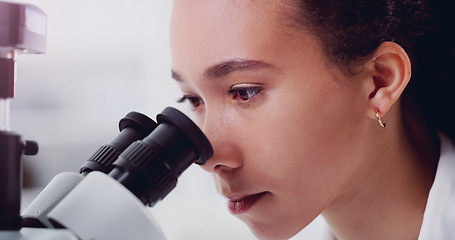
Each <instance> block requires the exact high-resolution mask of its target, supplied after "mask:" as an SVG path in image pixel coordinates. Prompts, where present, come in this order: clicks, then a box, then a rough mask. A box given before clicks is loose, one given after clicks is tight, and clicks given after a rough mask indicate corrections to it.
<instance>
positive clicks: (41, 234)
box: [0, 228, 78, 240]
mask: <svg viewBox="0 0 455 240" xmlns="http://www.w3.org/2000/svg"><path fill="white" fill-rule="evenodd" d="M0 240H78V239H77V237H75V236H74V235H72V234H71V232H70V231H68V230H65V229H47V228H22V229H21V230H20V231H0Z"/></svg>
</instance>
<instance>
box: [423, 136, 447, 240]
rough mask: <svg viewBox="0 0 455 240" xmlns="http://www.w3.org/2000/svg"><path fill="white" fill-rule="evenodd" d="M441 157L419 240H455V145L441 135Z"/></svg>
mask: <svg viewBox="0 0 455 240" xmlns="http://www.w3.org/2000/svg"><path fill="white" fill-rule="evenodd" d="M439 138H440V140H441V155H440V158H439V163H438V169H437V172H436V176H435V179H434V182H433V186H432V187H431V190H430V194H429V196H428V201H427V206H426V209H425V214H424V218H423V223H422V228H421V231H420V236H419V240H426V239H455V237H454V236H455V228H454V227H453V226H455V144H454V143H453V142H452V141H451V140H450V139H449V138H448V137H447V136H445V135H443V134H440V135H439Z"/></svg>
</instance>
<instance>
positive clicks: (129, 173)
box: [109, 107, 213, 206]
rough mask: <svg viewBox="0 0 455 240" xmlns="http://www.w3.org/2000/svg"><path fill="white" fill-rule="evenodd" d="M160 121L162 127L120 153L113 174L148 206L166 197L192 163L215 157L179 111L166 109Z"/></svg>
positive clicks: (203, 137) (203, 138) (208, 145)
mask: <svg viewBox="0 0 455 240" xmlns="http://www.w3.org/2000/svg"><path fill="white" fill-rule="evenodd" d="M157 121H158V127H156V129H155V130H154V131H153V132H152V133H151V134H150V135H148V136H147V137H145V138H144V139H143V140H139V141H136V142H134V143H133V144H131V145H130V146H129V147H128V148H127V149H126V150H125V151H124V152H123V153H122V154H120V156H119V157H118V159H117V160H116V161H115V162H114V164H113V165H114V169H113V170H112V171H111V172H110V173H109V175H110V176H111V177H113V178H114V179H116V180H117V181H119V182H120V183H122V184H123V185H124V186H125V187H127V188H128V189H129V190H130V191H131V192H132V193H134V194H135V195H136V196H137V197H138V198H139V199H140V200H141V201H142V202H143V203H144V204H145V205H147V206H153V205H154V204H155V203H156V202H158V201H159V200H161V199H163V198H164V197H166V195H167V194H168V193H169V192H171V191H172V189H174V188H175V186H176V185H177V178H178V177H179V176H180V175H181V174H182V172H183V171H185V170H186V169H187V168H188V167H189V166H190V165H191V164H192V163H194V162H195V163H197V164H205V162H206V161H207V160H208V159H209V158H211V157H212V155H213V149H212V146H211V145H210V142H209V141H208V139H207V138H206V136H205V135H204V134H203V133H202V131H201V130H200V129H199V128H198V127H197V126H196V125H195V124H194V123H193V122H192V121H191V120H190V119H189V118H188V117H186V116H185V115H184V114H183V113H181V112H180V111H178V110H177V109H174V108H171V107H168V108H166V109H164V110H163V112H162V113H161V114H159V115H158V116H157Z"/></svg>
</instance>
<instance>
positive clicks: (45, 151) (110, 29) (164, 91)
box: [11, 0, 255, 240]
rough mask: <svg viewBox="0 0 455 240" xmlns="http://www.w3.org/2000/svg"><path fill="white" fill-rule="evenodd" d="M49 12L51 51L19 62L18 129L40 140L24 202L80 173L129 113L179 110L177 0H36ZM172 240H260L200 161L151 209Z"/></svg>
mask: <svg viewBox="0 0 455 240" xmlns="http://www.w3.org/2000/svg"><path fill="white" fill-rule="evenodd" d="M21 2H26V3H27V2H28V3H32V4H34V5H37V6H38V7H40V8H41V9H43V10H44V11H45V12H46V13H47V16H48V23H47V53H46V54H44V55H20V56H19V57H18V58H17V73H18V82H17V85H16V96H15V99H14V100H12V103H11V128H12V130H14V131H16V132H19V133H20V134H21V135H22V136H23V138H24V139H30V140H36V141H38V143H39V145H40V151H39V154H38V155H37V156H33V157H27V158H25V159H24V172H25V186H26V190H25V193H24V205H27V204H28V202H29V201H31V200H32V199H33V197H34V195H35V194H37V193H38V192H39V191H40V190H41V189H42V188H43V187H44V186H45V185H46V184H47V183H48V182H49V181H50V180H51V179H52V177H53V176H55V175H56V174H58V173H60V172H63V171H71V172H78V171H79V168H80V167H81V166H82V165H83V164H84V162H85V161H86V160H87V158H88V157H90V155H91V154H92V153H93V152H94V151H95V150H96V149H97V148H98V147H99V146H101V145H103V144H105V143H108V142H109V141H110V140H111V139H113V137H115V136H116V135H117V134H118V121H119V120H120V119H121V118H122V117H123V116H124V115H125V114H127V113H128V112H130V111H139V112H142V113H145V114H147V115H148V116H150V117H152V118H155V116H156V114H157V113H159V112H161V111H162V109H164V107H166V106H174V107H178V108H180V109H182V108H183V110H184V109H185V108H184V107H183V106H179V105H177V104H176V103H175V100H176V99H177V98H178V97H179V96H180V93H179V90H178V87H177V85H176V84H175V83H174V81H173V80H172V79H171V77H170V68H171V64H170V63H171V59H170V50H169V39H168V37H169V33H168V28H169V19H170V14H171V9H172V1H168V0H165V1H163V0H129V1H121V0H78V1H72V0H30V1H21ZM151 211H152V212H153V214H154V216H155V218H156V219H157V221H158V223H159V224H160V225H161V227H162V229H163V231H164V233H165V234H166V236H167V237H168V239H169V240H174V239H175V240H181V239H200V240H204V239H217V240H223V239H225V240H232V239H255V238H254V237H253V235H252V234H251V233H250V232H249V230H248V229H247V227H246V226H245V225H244V224H243V223H241V222H240V221H239V220H237V219H236V218H235V217H233V216H231V215H230V214H229V213H228V211H227V209H226V206H225V200H224V199H223V198H222V197H221V196H219V195H218V193H216V190H215V187H214V183H213V180H212V178H211V176H210V175H209V174H208V173H206V172H204V171H202V169H200V168H199V167H197V166H192V167H190V169H189V170H188V171H186V172H185V173H184V174H183V175H182V177H181V178H180V179H179V183H178V185H177V188H176V189H175V190H174V191H173V192H171V193H170V194H169V195H168V197H166V198H165V199H164V201H162V202H160V203H158V204H157V205H156V206H155V207H154V208H152V209H151Z"/></svg>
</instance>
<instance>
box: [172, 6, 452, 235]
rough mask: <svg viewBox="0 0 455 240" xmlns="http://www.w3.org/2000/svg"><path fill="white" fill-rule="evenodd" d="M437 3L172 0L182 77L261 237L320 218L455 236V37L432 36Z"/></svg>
mask: <svg viewBox="0 0 455 240" xmlns="http://www.w3.org/2000/svg"><path fill="white" fill-rule="evenodd" d="M370 2H374V3H370ZM428 5H429V4H427V5H425V4H424V3H422V2H419V1H411V0H409V1H360V0H359V1H340V0H333V1H316V0H315V1H313V0H300V1H297V0H295V1H293V0H286V1H253V0H244V1H231V0H223V1H209V0H198V1H188V0H176V1H175V5H174V10H173V15H172V22H171V52H172V68H173V69H172V74H173V77H174V79H175V80H176V81H177V83H178V84H179V86H180V88H181V90H182V92H183V94H184V96H183V98H182V99H181V100H180V101H182V102H183V101H188V102H189V103H190V104H191V105H192V108H193V111H194V115H195V117H194V118H195V122H196V123H197V124H198V125H199V126H200V127H201V129H202V130H203V131H204V132H205V134H206V135H207V136H208V138H209V139H210V141H211V143H212V145H213V147H214V151H215V154H214V156H213V158H212V159H211V160H209V161H208V162H207V164H206V165H204V166H203V169H205V170H207V171H209V172H211V173H213V175H214V178H215V181H216V184H217V188H218V190H219V192H220V193H221V194H222V195H223V196H225V197H226V198H227V200H228V208H229V210H230V211H231V213H232V214H234V215H236V216H237V217H238V218H239V219H241V220H243V221H244V222H245V223H246V224H247V225H248V226H249V227H250V229H251V230H252V231H253V233H254V234H255V235H256V236H257V237H258V238H260V239H287V238H291V237H293V236H294V235H296V234H297V233H298V232H299V231H300V230H302V229H303V228H305V227H306V226H307V225H308V224H310V223H311V222H312V221H313V220H314V219H315V218H316V217H318V216H319V215H322V217H323V219H324V221H326V222H327V223H328V225H329V226H330V234H331V235H332V237H333V238H336V239H417V238H419V235H420V239H430V238H431V239H443V237H446V238H445V239H449V234H450V232H449V231H452V233H453V230H450V228H449V227H448V226H449V225H450V224H453V223H455V221H454V216H455V214H454V213H453V212H454V210H453V207H452V208H450V207H451V205H453V204H450V202H451V201H452V202H453V200H454V196H453V194H452V196H450V194H449V196H447V197H444V198H442V197H440V196H439V195H441V194H442V193H441V192H447V191H445V189H444V187H446V188H447V189H449V190H450V188H453V187H452V186H454V185H455V180H454V177H451V174H447V173H445V172H446V171H449V172H450V168H452V170H453V171H455V166H453V165H454V164H453V163H454V161H455V159H452V161H450V160H449V161H446V160H444V161H443V159H446V158H450V157H452V158H455V150H453V149H454V147H453V144H452V142H451V141H450V140H449V138H448V137H447V135H451V136H453V133H454V131H453V127H451V125H450V124H448V123H449V122H448V121H445V117H448V116H449V115H447V113H449V114H450V109H449V108H448V107H449V106H451V105H453V103H454V101H453V99H451V98H450V97H448V96H450V95H448V94H446V93H450V91H452V90H453V89H454V88H453V85H451V83H450V81H452V79H453V76H454V74H453V69H455V68H454V66H455V65H454V63H453V52H450V51H448V50H450V49H449V48H447V47H448V46H450V47H453V45H447V44H453V38H452V39H450V38H442V39H438V42H434V41H433V38H432V37H433V36H436V34H439V32H438V31H436V30H431V29H430V30H428V32H429V33H428V34H423V32H424V30H426V28H427V27H426V26H427V25H425V24H432V25H435V24H434V23H435V22H434V20H433V19H431V18H429V17H428V15H429V14H432V12H428V11H427V10H428V9H429V6H428ZM435 15H437V16H440V13H439V12H438V13H437V14H435ZM445 21H447V20H445ZM452 23H453V20H452ZM428 26H430V25H428ZM449 29H450V28H449ZM447 34H452V35H451V36H452V37H453V32H452V33H450V32H449V33H447ZM444 39H445V40H449V41H448V42H447V44H446V43H443V42H442V40H444ZM450 41H452V42H450ZM416 42H419V43H418V44H415V43H416ZM422 44H424V45H422ZM444 44H445V45H444ZM428 47H431V51H427V52H425V50H426V49H428ZM444 47H446V48H447V49H445V50H444V53H447V56H441V55H440V54H439V53H440V50H438V49H437V48H444ZM432 53H437V54H433V56H431V55H429V54H432ZM444 57H447V59H443V58H444ZM438 60H443V61H442V62H443V63H445V64H446V65H447V66H442V65H441V63H440V62H441V61H438ZM450 64H451V65H450ZM438 67H439V68H438ZM450 69H452V70H451V71H452V72H449V70H450ZM443 70H448V71H445V72H444V71H443ZM450 78H452V79H450ZM449 80H450V81H449ZM439 110H443V111H439ZM444 114H446V115H444ZM444 132H445V134H444ZM440 146H441V147H440ZM440 149H441V150H440ZM441 169H442V170H441ZM448 169H449V170H448ZM444 174H445V175H444ZM447 175H448V176H447ZM438 179H443V180H441V181H442V183H438V182H439V181H438ZM436 184H438V185H436ZM433 189H435V190H433ZM449 192H450V191H449ZM450 197H451V199H450ZM447 198H449V199H447ZM451 209H452V213H451V214H450V210H451ZM435 216H436V217H435ZM435 221H436V222H437V224H436V222H435ZM447 224H449V225H447ZM444 227H445V228H444ZM451 237H453V236H451Z"/></svg>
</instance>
